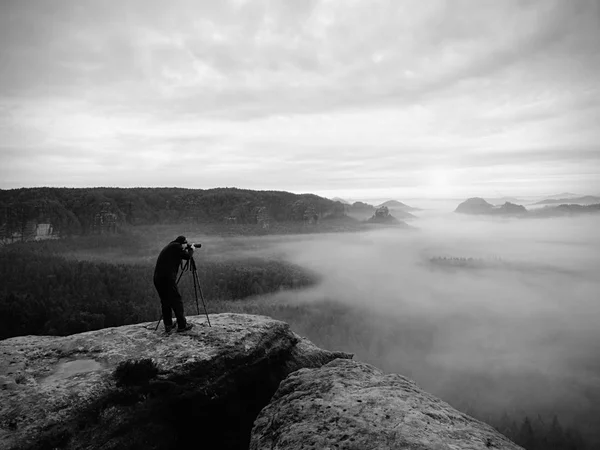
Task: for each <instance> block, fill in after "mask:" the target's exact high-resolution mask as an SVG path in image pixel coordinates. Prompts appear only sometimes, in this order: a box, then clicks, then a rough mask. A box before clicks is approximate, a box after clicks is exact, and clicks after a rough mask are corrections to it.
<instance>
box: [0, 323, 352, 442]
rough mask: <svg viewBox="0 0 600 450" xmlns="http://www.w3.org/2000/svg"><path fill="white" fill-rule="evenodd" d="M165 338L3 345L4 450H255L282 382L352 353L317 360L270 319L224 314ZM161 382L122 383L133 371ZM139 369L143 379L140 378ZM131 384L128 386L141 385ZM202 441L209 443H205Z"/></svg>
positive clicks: (101, 337) (145, 333)
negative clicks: (253, 436) (125, 371)
mask: <svg viewBox="0 0 600 450" xmlns="http://www.w3.org/2000/svg"><path fill="white" fill-rule="evenodd" d="M188 321H189V322H191V323H194V325H195V326H194V328H192V330H190V331H188V332H185V333H175V332H173V333H171V334H169V335H166V334H165V333H164V328H163V327H162V326H160V327H159V328H158V330H156V331H155V327H156V322H154V323H141V324H136V325H127V326H122V327H115V328H106V329H102V330H97V331H90V332H86V333H81V334H76V335H72V336H66V337H54V336H22V337H15V338H11V339H5V340H3V341H0V448H2V449H37V448H48V449H50V448H65V449H83V448H94V449H126V448H145V449H170V448H176V447H180V446H181V444H183V443H186V442H189V439H195V441H197V442H198V443H199V444H202V447H203V448H211V447H210V446H207V444H208V443H210V442H213V441H211V439H213V438H215V439H216V441H214V442H216V444H215V445H217V446H216V447H214V448H223V449H227V448H248V441H249V436H250V430H251V427H252V423H253V421H254V419H255V418H256V416H257V414H258V412H259V411H260V410H261V409H262V408H263V407H264V406H265V405H266V404H267V403H268V401H269V399H270V398H271V396H272V394H273V393H274V392H275V390H276V389H277V386H278V385H279V382H280V381H281V380H282V379H283V378H285V376H287V375H288V374H289V373H290V372H292V371H294V370H297V369H300V368H302V367H319V366H321V365H323V364H326V363H327V362H330V361H332V360H333V359H335V358H338V357H342V358H351V357H352V356H351V355H349V354H346V353H338V352H329V351H326V350H322V349H319V348H317V347H315V346H314V345H313V344H311V343H310V342H309V341H307V340H306V339H303V338H301V337H299V336H298V335H296V334H295V333H293V332H292V331H291V330H290V328H289V325H288V324H286V323H284V322H281V321H277V320H273V319H271V318H269V317H264V316H256V315H246V314H214V315H211V316H210V321H211V324H212V327H209V326H208V324H207V323H206V318H205V317H203V316H192V317H189V318H188ZM144 360H145V362H148V360H151V364H152V367H151V369H152V370H141V369H144V368H145V367H146V366H143V365H140V366H136V367H138V370H137V372H138V373H136V372H131V373H132V374H133V375H132V376H130V377H129V378H130V382H128V383H126V384H125V385H124V384H123V382H122V380H121V382H120V380H119V378H118V377H116V376H115V373H116V369H117V367H119V364H120V363H123V362H134V363H135V362H139V361H144ZM140 368H141V369H140ZM131 373H130V375H131ZM198 433H201V435H200V436H199V435H198Z"/></svg>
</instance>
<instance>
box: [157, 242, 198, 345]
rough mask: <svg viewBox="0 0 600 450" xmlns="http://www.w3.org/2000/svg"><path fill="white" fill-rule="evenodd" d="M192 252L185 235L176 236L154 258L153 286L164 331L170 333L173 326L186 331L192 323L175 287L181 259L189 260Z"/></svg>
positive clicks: (192, 249)
mask: <svg viewBox="0 0 600 450" xmlns="http://www.w3.org/2000/svg"><path fill="white" fill-rule="evenodd" d="M193 253H194V248H193V246H191V245H187V239H186V238H185V236H178V237H177V239H175V240H174V241H172V242H169V243H168V244H167V246H166V247H165V248H163V249H162V251H161V252H160V254H159V255H158V259H157V260H156V267H155V268H154V287H156V291H157V292H158V296H159V297H160V303H161V307H162V318H163V321H164V322H165V331H166V332H167V333H170V332H171V331H172V330H173V329H174V328H175V327H177V331H188V330H190V329H191V328H192V327H193V324H191V323H189V324H188V323H187V321H186V320H185V316H184V314H183V302H182V301H181V294H180V293H179V290H178V289H177V272H178V271H179V266H180V265H181V261H182V260H183V259H186V260H189V259H190V258H191V257H192V255H193ZM171 310H172V311H173V312H174V313H175V317H176V318H177V323H176V324H173V317H172V314H171Z"/></svg>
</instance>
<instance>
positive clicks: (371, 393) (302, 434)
mask: <svg viewBox="0 0 600 450" xmlns="http://www.w3.org/2000/svg"><path fill="white" fill-rule="evenodd" d="M303 448H315V449H317V448H318V449H325V448H331V449H334V448H335V449H356V450H387V449H402V448H406V449H415V450H417V449H418V450H483V449H486V450H487V449H501V450H518V449H521V447H519V446H518V445H516V444H514V443H513V442H511V441H510V440H508V439H507V438H506V437H504V436H502V435H501V434H500V433H498V432H497V431H496V430H495V429H494V428H492V427H491V426H489V425H487V424H484V423H482V422H479V421H477V420H475V419H473V418H472V417H469V416H467V415H466V414H463V413H461V412H459V411H457V410H455V409H454V408H452V407H451V406H450V405H449V404H447V403H445V402H443V401H441V400H440V399H438V398H437V397H435V396H433V395H431V394H428V393H427V392H425V391H423V390H422V389H420V388H419V387H418V386H417V385H416V384H415V383H414V382H413V381H411V380H409V379H408V378H405V377H403V376H401V375H397V374H384V373H383V372H381V371H380V370H379V369H377V368H375V367H373V366H371V365H369V364H366V363H362V362H358V361H352V360H346V359H336V360H335V361H332V362H330V363H328V364H326V365H325V366H323V367H321V368H319V369H314V370H313V369H301V370H298V371H297V372H294V373H292V374H291V375H290V376H288V377H287V378H286V379H285V380H284V381H283V382H282V383H281V385H280V386H279V389H278V390H277V392H276V393H275V395H274V396H273V398H272V399H271V402H270V403H269V405H268V406H267V407H266V408H264V409H263V410H262V411H261V413H260V414H259V416H258V418H257V419H256V421H255V422H254V428H253V430H252V439H251V442H250V449H251V450H260V449H270V450H284V449H285V450H298V449H303Z"/></svg>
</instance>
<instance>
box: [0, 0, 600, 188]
mask: <svg viewBox="0 0 600 450" xmlns="http://www.w3.org/2000/svg"><path fill="white" fill-rule="evenodd" d="M598 74H600V2H599V1H598V0H561V1H557V0H522V1H517V0H503V1H496V0H478V1H476V2H475V1H466V0H454V1H452V2H449V1H442V0H428V1H426V2H424V1H420V0H401V1H400V0H397V1H392V0H390V1H384V0H370V1H356V0H339V1H337V0H314V1H312V0H306V1H297V0H288V1H285V0H280V1H274V0H273V1H268V0H256V1H249V0H228V1H226V0H222V1H218V2H215V1H207V0H172V1H170V2H168V3H165V2H162V1H160V2H159V1H157V0H133V1H132V0H123V1H119V2H104V1H100V0H96V1H89V0H78V1H70V0H69V1H66V0H54V1H52V2H48V1H45V0H27V1H22V0H3V1H2V2H1V3H0V188H1V189H12V188H19V187H33V186H67V187H91V186H120V187H137V186H149V187H161V186H178V187H187V188H202V189H207V188H213V187H227V186H229V187H239V188H247V189H258V190H283V191H290V192H296V193H306V192H310V193H315V194H318V195H323V196H325V197H329V198H332V197H336V196H337V197H343V198H353V199H360V198H372V197H377V198H396V199H399V200H402V199H403V198H417V197H425V198H440V197H441V198H461V197H465V198H466V197H473V196H493V197H500V196H519V195H522V196H528V195H529V196H535V195H540V196H543V195H550V194H557V193H559V192H575V193H579V194H598V193H600V126H599V124H600V76H599V75H598Z"/></svg>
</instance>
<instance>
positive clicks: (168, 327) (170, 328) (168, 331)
mask: <svg viewBox="0 0 600 450" xmlns="http://www.w3.org/2000/svg"><path fill="white" fill-rule="evenodd" d="M175 328H177V322H175V323H173V325H165V333H167V334H169V333H170V332H171V331H173V330H174V329H175Z"/></svg>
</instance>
